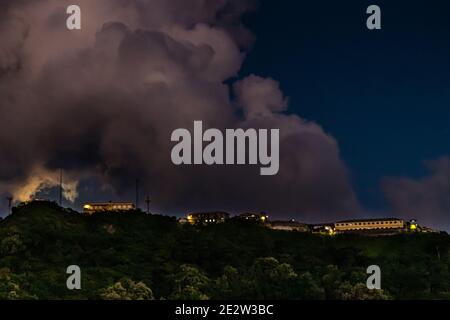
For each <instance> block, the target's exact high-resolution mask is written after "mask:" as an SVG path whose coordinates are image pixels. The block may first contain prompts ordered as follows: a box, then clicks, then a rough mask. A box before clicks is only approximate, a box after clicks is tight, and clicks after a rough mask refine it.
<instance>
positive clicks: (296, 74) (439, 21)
mask: <svg viewBox="0 0 450 320" xmlns="http://www.w3.org/2000/svg"><path fill="white" fill-rule="evenodd" d="M371 4H377V5H379V6H380V7H381V10H382V30H377V31H370V30H368V29H367V28H366V19H367V17H368V15H367V14H366V13H365V12H366V9H367V7H368V6H369V5H371ZM246 24H247V25H248V26H249V27H250V29H251V30H252V31H253V32H254V33H255V35H256V37H257V40H256V43H255V46H254V48H253V50H252V51H251V53H250V55H249V56H248V58H247V60H246V62H245V65H244V68H243V70H242V73H241V75H246V74H249V73H256V74H259V75H263V76H270V77H273V78H274V79H276V80H278V81H280V83H281V87H282V89H283V91H284V93H285V94H286V95H287V96H289V97H290V111H291V112H294V113H297V114H299V115H300V116H302V117H303V118H305V119H308V120H312V121H316V122H317V123H319V124H320V125H321V126H322V127H323V128H324V130H325V131H326V132H328V133H330V134H332V135H333V136H334V137H335V138H336V139H337V141H338V142H339V145H340V148H341V152H342V158H343V159H344V161H345V163H346V164H347V166H348V167H349V169H350V171H351V173H352V181H353V184H354V187H355V189H356V191H357V193H358V197H359V199H360V201H361V202H362V204H363V205H364V206H365V207H366V208H368V209H382V208H383V207H384V205H385V203H384V198H383V195H382V192H381V190H380V185H379V184H380V179H381V178H382V177H384V176H409V177H420V176H422V175H424V174H426V171H425V168H424V166H423V161H424V160H427V159H435V158H437V157H439V156H442V155H447V154H450V144H449V139H450V125H449V120H450V2H449V1H444V0H437V1H431V2H430V1H404V0H401V1H398V0H397V1H376V2H374V1H354V0H353V1H348V0H347V1H308V2H306V1H283V2H280V1H270V0H262V4H261V6H260V8H259V10H258V12H257V13H255V14H253V15H251V16H249V17H247V18H246Z"/></svg>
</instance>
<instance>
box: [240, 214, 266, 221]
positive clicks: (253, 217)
mask: <svg viewBox="0 0 450 320" xmlns="http://www.w3.org/2000/svg"><path fill="white" fill-rule="evenodd" d="M236 219H238V220H245V221H253V222H263V223H265V222H268V221H269V216H268V215H267V214H265V213H253V212H245V213H242V214H240V215H238V216H237V217H236Z"/></svg>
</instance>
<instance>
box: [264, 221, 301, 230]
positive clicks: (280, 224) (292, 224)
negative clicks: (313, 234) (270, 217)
mask: <svg viewBox="0 0 450 320" xmlns="http://www.w3.org/2000/svg"><path fill="white" fill-rule="evenodd" d="M269 228H270V229H272V230H279V231H298V232H309V228H308V225H307V224H305V223H300V222H296V221H273V222H270V223H269Z"/></svg>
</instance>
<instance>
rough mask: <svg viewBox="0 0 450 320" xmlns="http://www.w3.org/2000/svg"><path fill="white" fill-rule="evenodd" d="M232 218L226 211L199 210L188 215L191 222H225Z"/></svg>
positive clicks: (196, 223)
mask: <svg viewBox="0 0 450 320" xmlns="http://www.w3.org/2000/svg"><path fill="white" fill-rule="evenodd" d="M229 218H230V215H229V214H228V213H226V212H199V213H190V214H188V216H187V222H188V223H189V224H195V225H198V224H203V225H206V224H215V223H222V222H225V221H226V220H228V219H229Z"/></svg>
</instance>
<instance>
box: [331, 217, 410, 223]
mask: <svg viewBox="0 0 450 320" xmlns="http://www.w3.org/2000/svg"><path fill="white" fill-rule="evenodd" d="M372 221H403V219H399V218H378V219H351V220H342V221H337V222H336V223H353V222H372Z"/></svg>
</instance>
